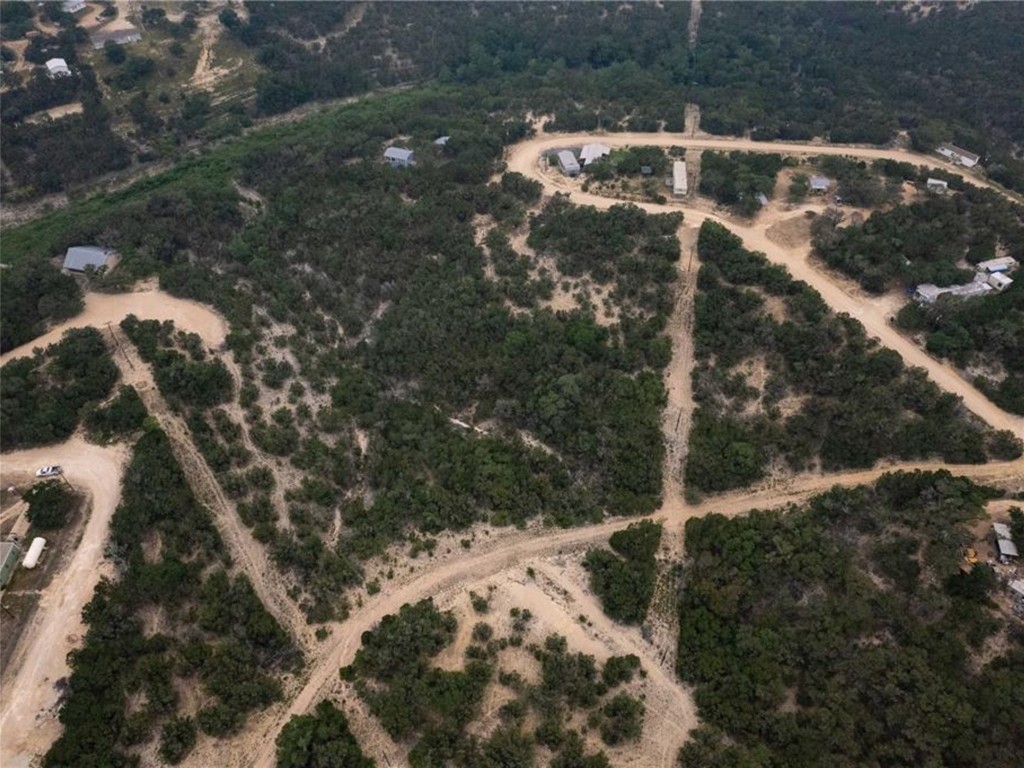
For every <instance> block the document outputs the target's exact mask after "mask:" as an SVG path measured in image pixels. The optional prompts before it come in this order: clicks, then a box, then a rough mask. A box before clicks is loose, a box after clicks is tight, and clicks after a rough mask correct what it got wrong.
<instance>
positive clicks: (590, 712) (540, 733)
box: [341, 598, 644, 768]
mask: <svg viewBox="0 0 1024 768" xmlns="http://www.w3.org/2000/svg"><path fill="white" fill-rule="evenodd" d="M479 599H480V600H481V601H482V605H481V608H480V609H483V610H486V603H487V601H486V600H485V599H483V598H479ZM480 609H478V610H480ZM511 619H512V627H511V632H510V634H509V635H507V636H505V637H496V636H495V632H494V628H493V627H492V626H491V624H488V623H485V622H480V623H478V624H476V626H475V627H474V628H473V633H472V640H473V642H472V643H471V644H470V646H469V647H468V648H467V649H466V663H465V666H464V668H463V669H461V670H458V671H447V670H442V669H440V668H438V667H434V666H431V665H430V660H431V659H432V658H433V657H435V656H436V655H437V654H438V653H439V652H440V651H441V650H442V649H444V648H445V647H446V646H448V645H449V644H450V643H451V642H452V640H453V639H454V637H455V632H456V630H457V622H456V620H455V618H454V616H453V615H452V614H451V613H450V612H446V613H441V612H440V611H438V610H437V608H435V607H434V605H433V603H432V602H431V601H430V600H424V601H421V602H419V603H417V604H415V605H404V606H402V608H401V609H400V610H399V612H398V614H394V615H389V616H385V617H384V619H382V620H381V623H380V624H379V625H378V626H377V627H376V628H375V629H373V630H371V631H369V632H366V633H364V634H363V645H362V647H361V648H360V649H359V651H358V652H357V653H356V658H355V661H354V662H353V664H352V665H351V666H350V667H346V668H344V669H342V670H341V675H342V678H343V679H346V680H349V681H352V683H353V685H354V687H355V689H356V691H357V693H358V694H359V696H360V697H361V698H362V699H364V700H365V701H366V703H367V705H368V706H369V708H370V711H371V712H372V713H373V714H374V715H375V716H376V717H377V718H378V719H380V721H381V724H382V725H383V726H384V728H385V729H386V730H387V731H388V733H389V734H390V735H391V736H392V738H395V739H398V740H400V741H405V742H406V743H411V744H412V748H411V750H410V752H409V764H410V765H411V766H413V767H414V768H425V767H426V766H431V765H441V764H444V765H453V766H465V768H470V767H472V768H476V767H477V766H494V768H498V766H502V767H506V766H512V767H514V768H531V766H534V765H538V764H550V765H552V766H559V767H560V768H572V767H573V766H584V767H585V768H608V767H609V766H610V765H611V764H610V762H609V761H608V759H607V757H606V756H605V755H604V753H602V752H598V753H591V754H587V753H586V751H585V749H584V744H583V739H582V737H581V734H580V732H579V731H577V730H574V729H572V728H570V727H567V723H568V722H570V721H571V720H572V719H573V717H574V716H575V715H586V722H587V725H588V727H591V728H594V729H596V730H598V732H599V733H600V735H601V739H602V741H604V743H606V744H609V745H615V744H620V743H623V742H627V741H633V740H637V739H639V737H640V735H641V731H642V727H643V717H644V704H643V703H642V701H640V700H639V699H637V698H635V697H633V696H631V695H630V694H629V693H627V692H626V691H625V690H622V687H623V686H625V685H627V684H628V683H630V682H631V681H632V680H633V678H634V676H635V675H636V674H637V672H638V671H639V667H640V660H639V659H638V658H637V657H636V656H613V657H611V658H610V659H608V660H607V661H606V662H605V664H604V666H603V668H601V667H599V666H598V665H597V663H596V662H595V659H594V657H593V656H587V655H585V654H582V653H573V652H571V651H570V650H569V648H568V644H567V643H566V640H565V638H564V637H561V636H559V635H550V636H548V637H547V638H546V639H545V641H544V643H543V645H531V646H529V650H530V651H531V653H532V655H533V657H534V658H535V659H536V661H537V662H538V664H539V667H540V675H539V679H538V682H537V683H534V684H530V683H527V681H526V679H525V677H524V676H523V675H521V674H520V673H518V672H510V671H504V670H502V669H501V667H500V664H501V659H502V653H503V652H504V651H505V650H507V649H508V648H516V647H521V646H522V645H523V642H524V637H525V634H526V632H527V631H528V629H529V622H530V620H531V619H532V616H531V615H530V613H529V611H525V610H522V609H519V608H513V609H512V611H511ZM496 668H497V670H498V671H497V681H498V683H499V684H500V685H502V686H504V687H505V688H507V689H508V690H509V691H510V692H512V693H513V694H514V698H512V699H511V700H510V701H508V702H507V703H505V704H503V705H502V706H501V708H500V710H499V716H500V719H501V722H500V725H499V726H498V728H497V729H495V730H494V731H493V732H492V734H491V735H490V736H489V737H488V738H487V739H480V738H477V737H475V736H471V735H469V733H468V731H467V726H469V725H470V724H471V723H472V722H474V721H475V720H477V719H478V718H479V717H480V715H481V714H482V713H481V712H480V705H481V703H482V700H483V695H484V692H485V690H486V688H487V687H488V686H489V685H492V684H493V682H492V681H493V678H494V676H495V669H496ZM641 673H642V672H641ZM613 691H617V692H616V693H615V694H614V695H612V692H613ZM531 713H534V714H535V715H536V717H537V721H538V725H537V726H536V727H535V728H533V729H532V731H527V730H525V726H526V721H527V718H528V716H529V715H530V714H531ZM544 753H547V754H549V755H551V756H552V757H551V760H550V763H546V762H544V760H543V757H542V755H543V754H544Z"/></svg>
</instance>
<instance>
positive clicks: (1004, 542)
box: [992, 523, 1020, 563]
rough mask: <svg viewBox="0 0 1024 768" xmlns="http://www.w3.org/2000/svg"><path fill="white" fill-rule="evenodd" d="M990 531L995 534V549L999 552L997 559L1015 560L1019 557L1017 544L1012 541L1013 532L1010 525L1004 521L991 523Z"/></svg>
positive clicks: (1004, 560) (1003, 560)
mask: <svg viewBox="0 0 1024 768" xmlns="http://www.w3.org/2000/svg"><path fill="white" fill-rule="evenodd" d="M992 532H993V533H995V535H996V551H997V552H998V553H999V560H1000V561H1001V562H1004V563H1005V562H1006V561H1007V560H1016V559H1017V558H1019V557H1020V552H1019V551H1018V550H1017V545H1016V544H1015V543H1014V541H1013V534H1012V533H1011V532H1010V526H1008V525H1007V524H1006V523H992Z"/></svg>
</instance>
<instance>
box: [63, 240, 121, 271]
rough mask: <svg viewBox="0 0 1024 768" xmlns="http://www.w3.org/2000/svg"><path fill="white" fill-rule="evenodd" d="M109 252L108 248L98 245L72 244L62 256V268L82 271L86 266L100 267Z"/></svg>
mask: <svg viewBox="0 0 1024 768" xmlns="http://www.w3.org/2000/svg"><path fill="white" fill-rule="evenodd" d="M111 253H112V251H111V250H110V249H109V248H100V247H99V246H98V245H73V246H71V247H70V248H68V252H67V254H66V255H65V256H64V269H70V270H71V271H73V272H84V271H85V269H86V267H93V268H97V267H102V266H103V265H104V264H106V263H107V257H108V256H109V255H110V254H111Z"/></svg>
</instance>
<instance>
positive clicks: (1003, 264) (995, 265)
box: [977, 256, 1017, 274]
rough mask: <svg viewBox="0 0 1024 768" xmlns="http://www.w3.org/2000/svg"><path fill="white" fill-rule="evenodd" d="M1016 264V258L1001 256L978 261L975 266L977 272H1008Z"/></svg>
mask: <svg viewBox="0 0 1024 768" xmlns="http://www.w3.org/2000/svg"><path fill="white" fill-rule="evenodd" d="M1016 266H1017V260H1016V259H1015V258H1013V256H1002V257H1000V258H998V259H989V260H988V261H979V262H978V264H977V268H978V271H979V272H988V273H989V274H992V273H993V272H1009V271H1010V270H1012V269H1014V268H1015V267H1016Z"/></svg>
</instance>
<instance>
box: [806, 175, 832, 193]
mask: <svg viewBox="0 0 1024 768" xmlns="http://www.w3.org/2000/svg"><path fill="white" fill-rule="evenodd" d="M810 186H811V191H812V192H828V191H829V189H830V188H831V187H832V181H831V179H828V178H826V177H825V176H811V181H810Z"/></svg>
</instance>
